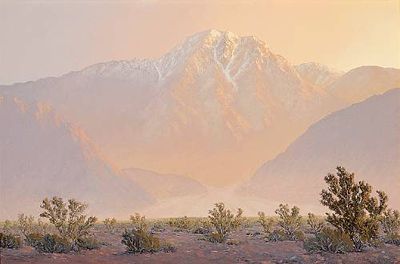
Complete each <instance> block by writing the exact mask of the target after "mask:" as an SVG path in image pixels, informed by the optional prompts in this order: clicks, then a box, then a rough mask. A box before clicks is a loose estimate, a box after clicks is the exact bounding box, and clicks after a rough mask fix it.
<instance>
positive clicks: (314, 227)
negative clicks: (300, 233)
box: [307, 213, 324, 235]
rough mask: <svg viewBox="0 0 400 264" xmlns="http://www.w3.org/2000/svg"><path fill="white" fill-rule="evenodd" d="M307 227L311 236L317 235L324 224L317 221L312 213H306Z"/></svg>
mask: <svg viewBox="0 0 400 264" xmlns="http://www.w3.org/2000/svg"><path fill="white" fill-rule="evenodd" d="M307 225H308V228H309V230H310V233H311V234H314V235H316V234H318V233H320V232H321V231H322V229H323V228H324V222H323V221H322V220H319V219H318V218H317V217H316V216H315V215H314V214H313V213H308V218H307Z"/></svg>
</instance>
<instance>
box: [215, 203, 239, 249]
mask: <svg viewBox="0 0 400 264" xmlns="http://www.w3.org/2000/svg"><path fill="white" fill-rule="evenodd" d="M242 214H243V210H242V209H240V208H239V209H238V211H237V214H236V215H234V214H233V213H231V211H230V210H229V209H226V208H225V204H224V203H216V204H215V207H214V208H213V209H212V210H209V216H208V218H209V221H210V223H211V225H212V226H213V228H214V230H213V231H212V232H211V233H210V234H209V235H208V238H209V240H210V241H211V242H217V243H222V242H224V241H225V240H226V239H227V237H228V235H229V233H231V232H232V231H234V230H236V229H238V228H239V227H240V225H241V224H242Z"/></svg>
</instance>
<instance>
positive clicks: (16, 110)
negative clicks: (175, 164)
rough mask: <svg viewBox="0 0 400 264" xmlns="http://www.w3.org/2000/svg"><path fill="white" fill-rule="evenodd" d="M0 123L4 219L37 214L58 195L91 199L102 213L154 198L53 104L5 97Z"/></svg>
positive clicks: (123, 211) (121, 212)
mask: <svg viewBox="0 0 400 264" xmlns="http://www.w3.org/2000/svg"><path fill="white" fill-rule="evenodd" d="M0 121H1V122H0V183H1V184H0V197H1V206H0V219H4V218H15V217H16V215H17V214H18V213H26V214H35V215H37V214H38V213H39V211H40V208H39V205H40V203H41V201H42V199H43V198H44V197H52V196H60V197H64V198H76V199H78V200H81V201H85V202H87V203H88V204H89V212H90V213H94V214H96V215H97V216H117V217H118V216H127V215H129V213H131V212H133V211H134V210H139V209H141V208H144V207H146V206H148V205H151V204H152V203H153V202H154V199H153V198H152V196H151V195H150V194H148V193H147V192H146V191H145V190H143V189H142V188H141V187H140V186H139V185H138V184H137V183H136V182H134V181H133V180H131V179H127V178H126V177H124V176H123V175H121V173H120V172H119V171H118V170H117V169H116V168H115V167H114V166H112V165H111V164H110V163H109V162H108V161H107V160H106V159H105V158H104V157H103V155H102V154H101V153H100V151H99V150H98V149H97V148H96V146H95V145H94V144H93V143H92V141H91V140H90V139H89V138H88V137H87V135H86V134H85V133H84V132H83V130H81V129H80V128H79V127H77V126H76V125H74V124H71V123H69V122H67V121H65V120H64V119H63V118H62V117H61V116H60V115H59V114H57V113H56V112H55V111H54V110H53V109H52V108H51V107H50V106H49V105H47V104H45V103H35V104H31V103H26V102H24V101H22V100H20V99H18V98H16V97H9V96H0Z"/></svg>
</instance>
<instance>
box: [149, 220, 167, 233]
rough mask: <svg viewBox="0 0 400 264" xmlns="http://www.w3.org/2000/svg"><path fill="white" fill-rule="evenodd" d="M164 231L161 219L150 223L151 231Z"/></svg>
mask: <svg viewBox="0 0 400 264" xmlns="http://www.w3.org/2000/svg"><path fill="white" fill-rule="evenodd" d="M164 231H165V226H164V224H163V223H162V222H161V221H156V222H154V223H153V224H152V226H151V232H159V233H161V232H164Z"/></svg>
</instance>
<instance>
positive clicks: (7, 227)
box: [1, 220, 16, 234]
mask: <svg viewBox="0 0 400 264" xmlns="http://www.w3.org/2000/svg"><path fill="white" fill-rule="evenodd" d="M15 227H16V224H15V223H14V222H12V221H10V220H5V221H4V224H3V226H2V227H1V231H2V232H3V233H5V234H10V233H12V232H13V230H14V229H15Z"/></svg>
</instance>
